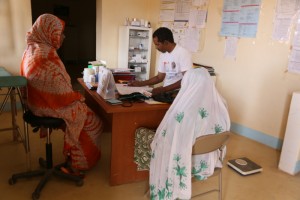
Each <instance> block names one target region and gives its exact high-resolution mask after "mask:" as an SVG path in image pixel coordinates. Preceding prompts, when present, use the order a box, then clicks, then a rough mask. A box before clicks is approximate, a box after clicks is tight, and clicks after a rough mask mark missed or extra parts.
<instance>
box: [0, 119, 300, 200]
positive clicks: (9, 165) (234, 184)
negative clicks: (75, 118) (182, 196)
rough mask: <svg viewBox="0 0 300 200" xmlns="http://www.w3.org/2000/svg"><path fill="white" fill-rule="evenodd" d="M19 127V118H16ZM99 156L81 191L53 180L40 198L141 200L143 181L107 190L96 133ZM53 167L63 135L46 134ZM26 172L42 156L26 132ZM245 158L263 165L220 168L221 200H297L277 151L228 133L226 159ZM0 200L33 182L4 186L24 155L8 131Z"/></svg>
mask: <svg viewBox="0 0 300 200" xmlns="http://www.w3.org/2000/svg"><path fill="white" fill-rule="evenodd" d="M10 122H11V119H10V113H2V114H1V115H0V128H4V127H7V126H9V124H10ZM19 123H21V122H20V120H19ZM101 140H102V153H103V154H102V158H101V160H100V162H99V163H98V165H97V166H96V167H95V168H93V169H92V170H91V171H89V172H88V173H87V176H86V178H85V180H84V185H83V186H82V187H77V186H75V184H74V183H70V182H67V181H64V180H61V179H57V178H55V177H54V178H53V179H52V180H51V181H50V182H49V183H48V184H47V185H46V186H45V188H44V190H43V191H42V193H41V196H40V199H41V200H54V199H55V200H61V199H63V200H65V199H72V200H81V199H85V200H99V199H100V200H143V199H147V198H146V197H145V196H144V192H145V190H146V186H147V182H146V181H143V182H137V183H131V184H125V185H120V186H114V187H111V186H110V185H109V183H108V181H109V165H110V164H109V156H110V140H111V138H110V133H103V134H102V138H101ZM52 143H53V149H54V153H53V156H54V163H58V162H61V161H63V156H62V144H63V133H62V132H61V131H55V132H53V133H52ZM30 145H31V163H32V168H33V169H35V168H37V167H38V164H37V159H38V157H40V156H43V155H44V141H43V140H42V139H40V138H39V136H38V135H36V134H34V133H32V132H31V133H30ZM242 156H246V157H248V158H250V159H252V160H254V161H255V162H257V163H258V164H260V165H261V166H262V167H263V172H262V173H259V174H255V175H251V176H241V175H239V174H237V173H236V172H235V171H233V170H232V169H230V168H229V167H228V166H227V165H225V166H224V168H223V169H224V170H223V172H224V173H223V174H224V175H223V199H224V200H254V199H255V200H300V192H299V188H300V174H298V175H296V176H291V175H289V174H286V173H284V172H282V171H280V170H278V167H277V166H278V161H279V156H280V152H278V151H276V150H274V149H271V148H269V147H267V146H265V145H262V144H259V143H257V142H254V141H252V140H249V139H247V138H245V137H242V136H239V135H236V134H232V135H231V139H230V142H229V144H228V145H227V155H226V160H228V159H233V158H238V157H242ZM0 158H1V162H0V163H1V164H0V191H1V192H0V199H1V200H2V199H3V200H20V199H21V200H23V199H24V200H26V199H28V200H29V199H31V193H32V192H33V190H34V188H35V186H36V184H37V183H38V181H39V178H32V179H28V180H19V181H17V183H16V184H15V185H9V184H8V179H9V178H10V176H11V174H12V173H15V172H20V171H23V170H25V169H26V165H25V163H26V162H25V161H26V159H25V153H24V148H23V146H22V144H21V143H17V142H12V136H11V132H10V131H5V132H0ZM214 181H215V180H214V179H212V180H210V181H209V182H208V181H204V182H202V183H200V184H199V185H198V186H197V187H195V188H194V191H196V190H198V191H202V190H205V189H206V188H207V187H208V185H210V184H211V183H215V182H214ZM195 199H199V200H200V199H201V200H212V199H217V195H216V194H209V195H206V196H202V197H199V198H195Z"/></svg>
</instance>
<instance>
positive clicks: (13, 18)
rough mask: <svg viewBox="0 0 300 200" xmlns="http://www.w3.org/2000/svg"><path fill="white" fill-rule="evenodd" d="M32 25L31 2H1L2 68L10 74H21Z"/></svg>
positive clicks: (0, 55)
mask: <svg viewBox="0 0 300 200" xmlns="http://www.w3.org/2000/svg"><path fill="white" fill-rule="evenodd" d="M31 23H32V22H31V7H30V0H22V1H19V0H0V66H5V68H6V69H7V70H8V71H9V72H10V73H13V74H19V70H20V60H21V58H22V55H23V52H24V49H25V45H26V44H25V35H26V32H27V31H28V29H29V28H30V27H31Z"/></svg>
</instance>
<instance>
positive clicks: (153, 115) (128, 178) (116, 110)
mask: <svg viewBox="0 0 300 200" xmlns="http://www.w3.org/2000/svg"><path fill="white" fill-rule="evenodd" d="M78 82H79V83H80V84H81V85H82V87H83V88H84V96H85V102H86V104H87V105H88V106H89V107H90V108H91V109H92V110H93V111H94V112H95V113H97V114H98V115H99V116H100V118H101V119H102V120H103V121H104V126H105V127H104V128H105V129H107V128H108V129H109V130H111V134H112V137H111V167H110V185H112V186H113V185H120V184H125V183H131V182H135V181H141V180H146V179H147V177H148V176H149V172H148V171H137V165H136V164H135V162H134V159H133V156H134V137H135V130H136V129H137V128H139V127H146V128H152V129H156V128H157V127H158V125H159V124H160V122H161V120H162V119H163V117H164V115H165V113H166V111H167V110H168V108H169V107H170V105H169V104H155V105H152V104H147V103H133V105H132V106H131V107H123V106H121V105H110V104H109V103H107V102H106V101H105V100H104V99H103V98H102V97H101V96H100V95H99V94H98V93H97V92H96V91H93V90H89V89H88V87H87V86H86V85H85V83H84V82H83V80H82V78H79V79H78Z"/></svg>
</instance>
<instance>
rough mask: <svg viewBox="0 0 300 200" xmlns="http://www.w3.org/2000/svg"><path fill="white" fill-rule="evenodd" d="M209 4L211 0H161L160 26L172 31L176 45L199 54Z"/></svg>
mask: <svg viewBox="0 0 300 200" xmlns="http://www.w3.org/2000/svg"><path fill="white" fill-rule="evenodd" d="M208 3H209V0H161V4H160V19H159V21H160V24H161V26H163V27H167V28H169V29H171V30H172V32H173V35H174V40H175V42H176V43H178V44H180V45H181V46H183V47H185V48H186V49H188V50H189V51H191V52H197V51H198V50H199V41H200V36H201V35H200V34H201V30H202V29H204V28H205V24H206V18H207V9H208Z"/></svg>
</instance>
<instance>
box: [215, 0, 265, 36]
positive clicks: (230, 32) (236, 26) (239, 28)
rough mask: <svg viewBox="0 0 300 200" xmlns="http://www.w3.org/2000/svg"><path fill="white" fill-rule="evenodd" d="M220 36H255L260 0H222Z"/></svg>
mask: <svg viewBox="0 0 300 200" xmlns="http://www.w3.org/2000/svg"><path fill="white" fill-rule="evenodd" d="M223 3H224V4H223V15H222V27H221V31H220V35H221V36H232V37H247V38H255V37H256V32H257V25H258V19H259V12H260V5H261V0H243V1H236V0H224V2H223Z"/></svg>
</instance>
